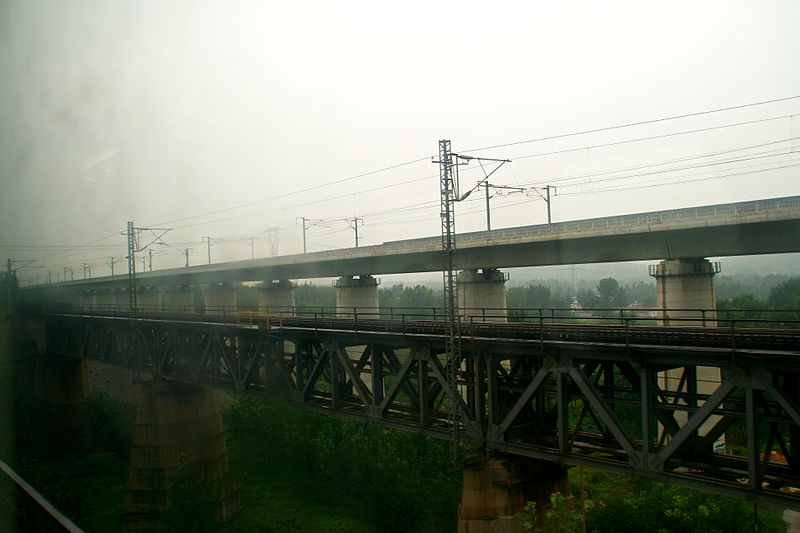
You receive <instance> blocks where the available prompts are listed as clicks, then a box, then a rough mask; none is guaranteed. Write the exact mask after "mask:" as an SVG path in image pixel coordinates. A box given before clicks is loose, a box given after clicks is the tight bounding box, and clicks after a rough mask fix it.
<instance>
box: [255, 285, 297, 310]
mask: <svg viewBox="0 0 800 533" xmlns="http://www.w3.org/2000/svg"><path fill="white" fill-rule="evenodd" d="M257 289H258V307H259V310H261V311H269V312H270V313H283V314H288V313H292V312H294V307H295V305H294V283H292V282H291V281H289V280H288V279H278V280H267V281H264V282H263V283H261V284H259V285H258V287H257Z"/></svg>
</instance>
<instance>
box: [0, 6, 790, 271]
mask: <svg viewBox="0 0 800 533" xmlns="http://www.w3.org/2000/svg"><path fill="white" fill-rule="evenodd" d="M798 21H800V3H799V2H797V1H796V0H787V1H763V2H755V1H752V2H735V1H719V2H697V1H687V2H663V3H655V2H641V1H634V2H588V1H587V2H492V3H489V2H463V1H459V2H435V3H434V2H391V3H389V2H374V1H371V2H367V1H365V2H348V1H338V2H300V1H298V2H133V1H70V2H61V1H57V2H55V1H54V2H37V1H31V0H25V1H18V2H17V1H0V187H1V188H0V191H2V194H0V255H2V257H3V258H5V257H12V258H14V259H31V258H39V259H41V264H42V265H44V266H45V268H44V269H42V270H40V271H38V272H39V274H40V276H41V275H44V272H46V270H48V269H50V270H53V271H57V270H61V269H62V268H63V267H64V266H69V267H72V268H74V269H75V272H76V277H77V276H78V275H79V274H78V271H79V270H80V264H81V263H82V262H89V263H92V264H93V265H94V267H93V274H94V275H105V274H108V273H109V268H108V266H107V264H106V263H107V262H108V261H109V257H116V258H117V259H116V260H121V257H122V256H124V254H125V250H124V244H125V240H124V237H123V236H122V235H119V232H121V231H122V230H123V229H124V227H125V223H126V221H128V220H132V221H134V222H135V223H136V225H137V226H164V227H172V228H174V229H173V230H172V231H171V232H170V233H168V234H167V235H166V236H165V238H164V240H165V242H166V243H167V245H164V246H158V247H156V248H155V249H154V253H155V255H154V258H153V263H154V267H155V268H166V267H171V266H180V265H182V264H183V262H184V261H185V258H184V255H183V254H184V250H185V249H186V248H191V255H190V262H191V264H197V263H202V262H205V261H206V248H205V244H204V243H203V242H202V238H203V237H204V236H210V237H211V238H212V243H213V247H212V259H213V260H214V261H215V262H216V261H220V260H232V259H240V258H249V257H250V241H249V240H248V239H249V237H251V236H252V237H254V239H255V240H254V246H255V255H256V256H257V257H258V256H265V255H267V253H268V248H267V235H266V228H267V227H280V228H281V229H280V230H279V231H278V232H277V237H278V248H279V252H280V253H281V254H285V253H297V252H299V251H301V250H302V238H301V228H300V226H299V225H298V223H297V221H296V220H297V218H298V217H302V216H305V217H309V218H314V219H326V220H327V222H325V223H324V224H320V225H318V226H315V227H313V228H312V229H310V230H309V232H308V245H309V250H310V251H317V250H322V249H328V248H337V247H345V246H352V245H353V240H354V234H353V231H352V229H350V228H349V227H348V225H347V223H346V222H345V220H344V219H346V218H348V217H351V218H352V217H362V218H363V219H364V225H363V227H360V228H359V233H360V234H361V236H362V238H363V240H362V245H369V244H379V243H381V242H384V241H389V240H395V239H401V238H408V237H417V236H429V235H436V234H437V233H438V232H439V217H438V209H439V207H438V177H437V175H438V168H437V166H436V165H434V164H432V163H431V162H430V156H432V155H434V154H435V153H436V151H437V142H438V140H439V139H451V140H452V146H453V149H454V150H455V151H457V152H465V153H466V152H467V151H468V150H471V149H476V148H481V147H486V146H494V145H504V144H510V143H518V142H520V141H529V140H534V139H539V138H543V137H549V136H554V135H559V134H567V133H572V132H578V131H583V130H591V129H596V128H603V127H607V126H614V125H621V124H627V123H632V122H639V121H647V120H651V119H658V118H662V117H670V116H675V115H683V114H689V113H694V112H699V111H706V110H713V109H718V108H726V107H730V106H738V105H741V104H748V103H753V102H761V101H768V100H773V99H780V98H786V97H793V96H798V95H800V61H798V55H800V32H798V31H797V28H798V26H797V23H798ZM743 122H751V123H750V124H741V123H743ZM737 124H739V125H737ZM707 128H716V129H712V130H708V131H704V132H696V133H685V132H689V131H693V130H699V129H707ZM667 135H668V136H667ZM647 137H658V138H656V139H650V140H638V141H636V142H623V141H634V140H637V139H642V138H647ZM796 137H800V99H790V100H786V101H783V102H777V103H772V104H768V105H762V106H753V107H747V108H743V109H738V110H732V111H726V112H720V113H711V114H705V115H700V116H696V117H690V118H685V119H680V120H671V121H663V122H658V123H653V124H645V125H641V126H637V127H629V128H620V129H614V130H610V131H606V132H603V133H596V134H591V135H577V136H571V137H566V138H561V139H556V140H550V141H541V142H527V143H521V144H511V145H509V146H503V147H500V148H495V149H490V150H482V151H475V152H469V153H470V154H471V155H481V156H485V157H497V158H510V159H512V160H513V162H512V163H510V164H508V165H506V166H504V167H503V168H501V169H500V170H498V171H497V173H496V174H494V175H493V176H492V183H495V184H498V185H507V186H520V187H525V188H527V192H526V193H524V194H511V195H506V196H495V197H494V198H493V199H492V208H493V209H492V225H493V227H507V226H517V225H525V224H538V223H542V222H545V221H546V210H545V206H544V203H543V202H542V201H541V200H540V199H539V196H538V195H537V194H536V192H535V191H533V190H531V189H530V187H539V188H540V187H543V186H545V185H547V184H551V185H555V186H557V191H558V196H557V197H555V198H554V199H553V201H552V207H553V218H554V220H556V221H558V220H568V219H575V218H588V217H594V216H605V215H613V214H619V213H630V212H639V211H648V210H657V209H669V208H677V207H685V206H690V205H702V204H710V203H722V202H730V201H740V200H750V199H756V198H769V197H775V196H786V195H795V194H800V185H799V184H800V179H798V176H800V166H796V165H800V141H798V140H797V139H795V138H796ZM611 143H617V144H614V146H602V145H608V144H611ZM550 152H562V153H559V154H554V155H542V154H547V153H550ZM417 160H418V161H417ZM410 161H417V162H415V163H411V164H407V165H403V166H400V167H398V168H395V169H393V170H390V171H383V172H378V173H370V172H372V171H375V170H379V169H384V168H386V167H391V166H393V165H397V164H401V163H406V162H410ZM487 168H489V167H487ZM462 170H464V173H463V174H462V178H463V181H464V183H465V186H472V185H474V183H475V182H476V181H477V180H478V179H480V178H481V177H482V174H481V169H480V168H479V167H477V166H476V165H475V164H471V165H469V166H468V167H464V168H463V169H462ZM612 171H613V172H612ZM362 174H368V175H364V176H361V177H358V178H355V176H359V175H362ZM346 178H355V179H348V180H346V181H340V180H344V179H346ZM337 181H340V182H339V183H333V184H331V183H332V182H337ZM328 184H330V185H328ZM299 191H304V192H299ZM291 193H296V194H291ZM237 206H241V207H237ZM187 217H195V218H189V219H187ZM457 228H458V230H459V231H471V230H479V229H484V228H485V213H484V207H483V203H482V196H481V195H478V194H475V195H473V196H471V197H470V201H468V202H465V203H464V204H462V205H459V207H458V218H457ZM92 241H95V242H92ZM90 242H91V244H90V245H89V246H84V247H79V246H80V245H86V244H87V243H90ZM23 245H24V246H27V247H28V248H21V247H20V246H23ZM64 245H69V246H70V248H69V249H61V248H57V246H64ZM31 247H33V248H31ZM36 272H37V271H33V270H28V273H27V274H26V276H28V277H30V276H33V275H34V274H35V273H36ZM119 272H121V270H118V273H119Z"/></svg>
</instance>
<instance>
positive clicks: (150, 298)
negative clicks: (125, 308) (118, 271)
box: [136, 287, 162, 312]
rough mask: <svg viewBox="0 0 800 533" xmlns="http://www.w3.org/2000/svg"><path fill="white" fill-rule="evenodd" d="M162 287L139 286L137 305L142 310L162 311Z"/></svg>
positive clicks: (137, 289)
mask: <svg viewBox="0 0 800 533" xmlns="http://www.w3.org/2000/svg"><path fill="white" fill-rule="evenodd" d="M161 293H162V291H161V289H160V288H159V287H137V288H136V305H137V306H138V307H139V310H141V311H150V312H153V311H161Z"/></svg>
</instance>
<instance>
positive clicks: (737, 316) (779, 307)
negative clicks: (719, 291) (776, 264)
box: [717, 277, 800, 328]
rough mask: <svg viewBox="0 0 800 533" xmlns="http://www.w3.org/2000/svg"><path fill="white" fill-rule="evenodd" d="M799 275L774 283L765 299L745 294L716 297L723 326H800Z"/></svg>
mask: <svg viewBox="0 0 800 533" xmlns="http://www.w3.org/2000/svg"><path fill="white" fill-rule="evenodd" d="M799 309H800V277H795V278H789V279H786V280H785V281H782V282H780V283H778V284H777V285H775V286H773V287H772V288H771V289H770V290H769V292H768V293H767V297H766V299H761V298H758V297H757V296H754V295H753V293H745V294H739V295H736V296H733V297H731V298H725V299H722V300H719V299H718V300H717V318H718V324H719V325H720V326H730V325H731V324H733V325H735V326H737V327H739V326H741V327H762V328H786V327H788V328H800V312H798V310H799Z"/></svg>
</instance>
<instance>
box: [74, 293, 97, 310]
mask: <svg viewBox="0 0 800 533" xmlns="http://www.w3.org/2000/svg"><path fill="white" fill-rule="evenodd" d="M78 302H79V304H80V307H81V309H91V308H92V304H93V303H94V296H93V295H92V291H91V290H89V289H83V290H80V291H78Z"/></svg>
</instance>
